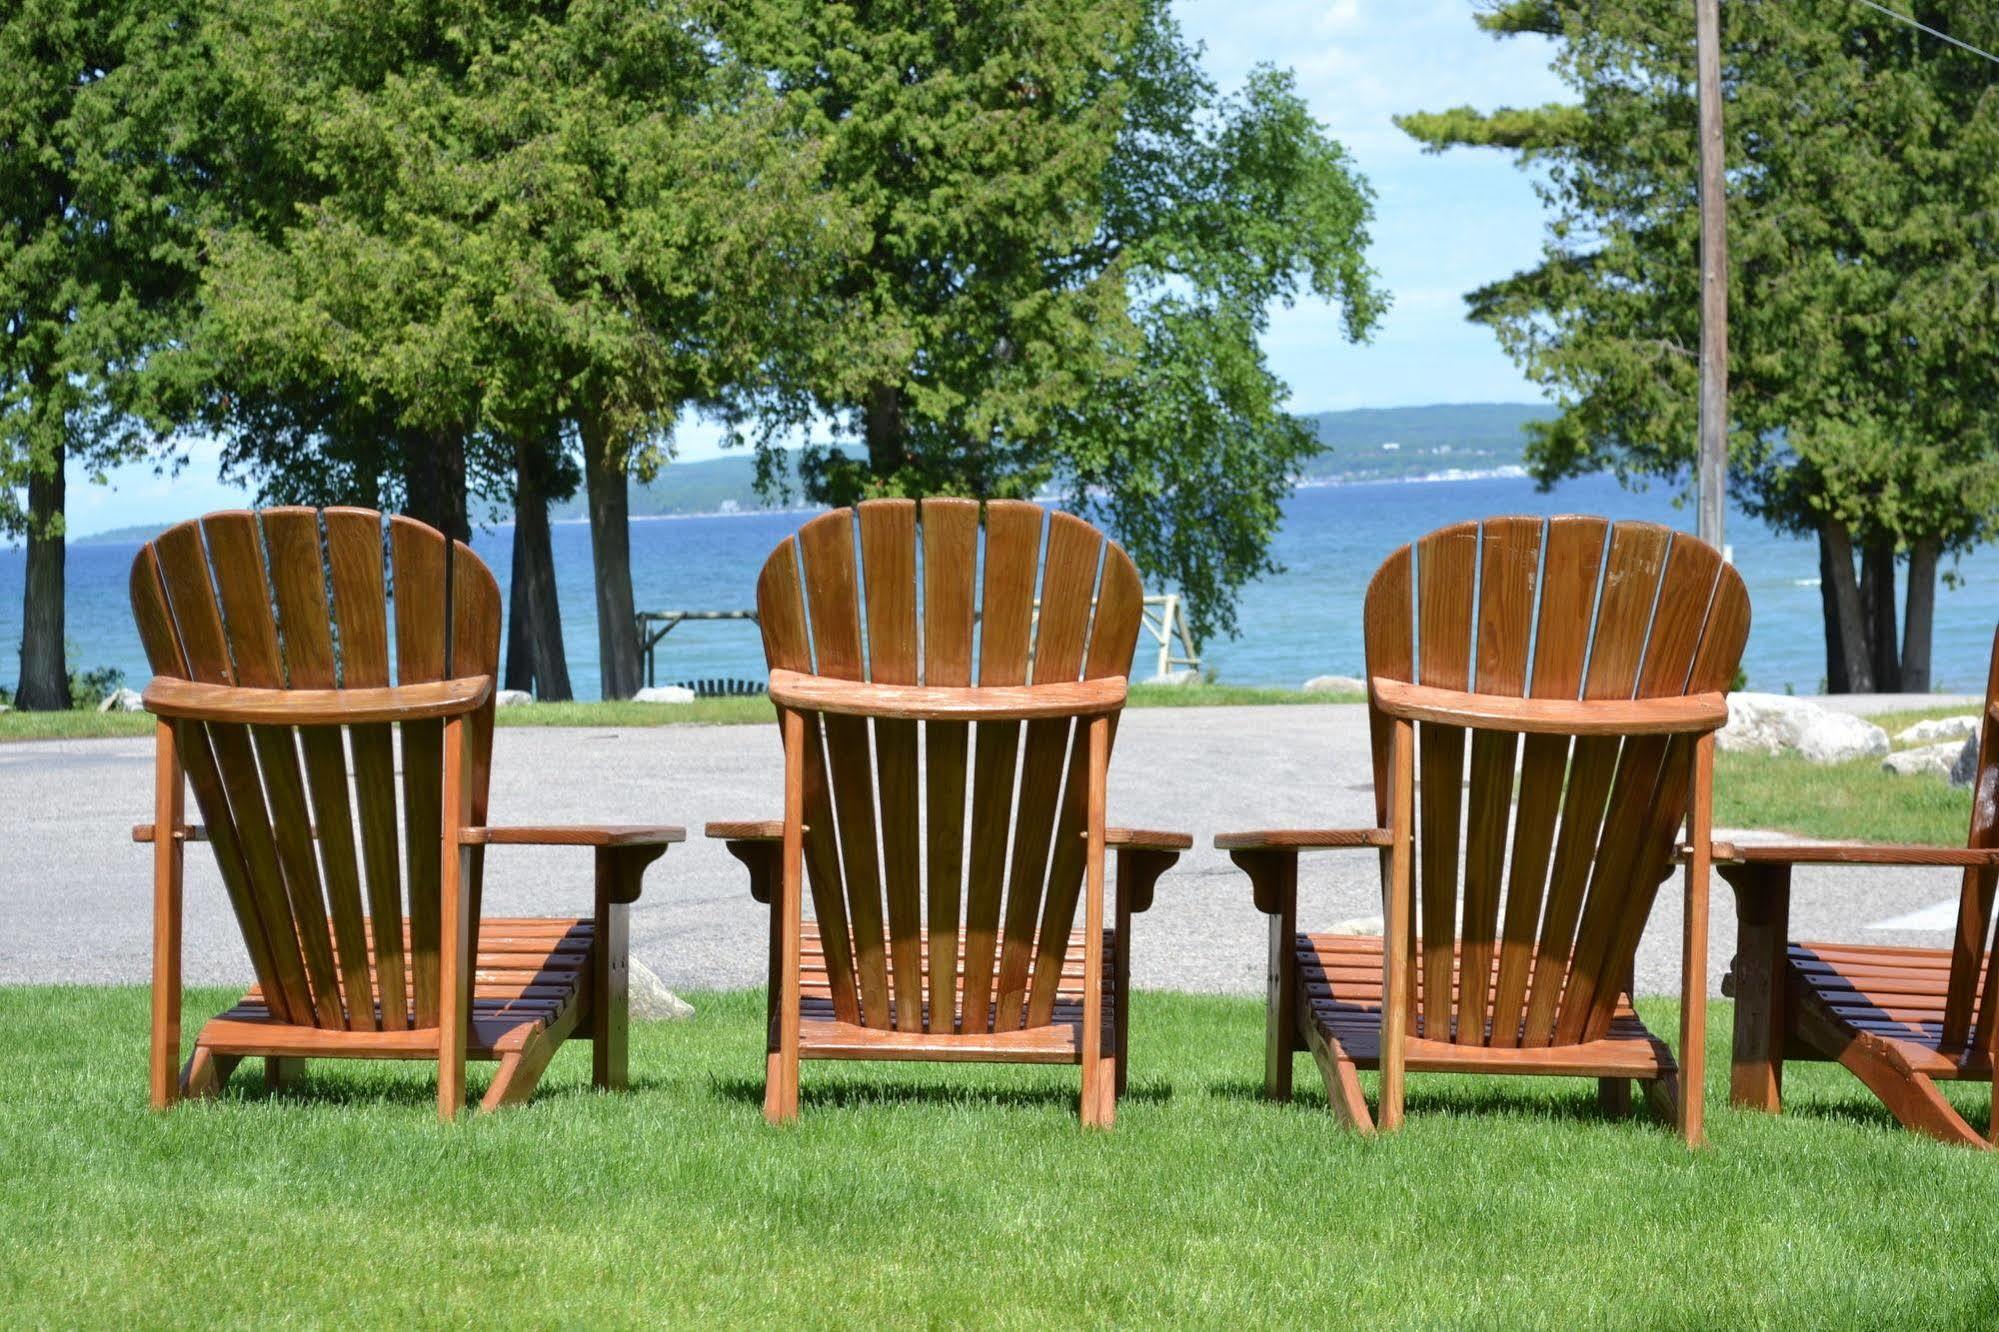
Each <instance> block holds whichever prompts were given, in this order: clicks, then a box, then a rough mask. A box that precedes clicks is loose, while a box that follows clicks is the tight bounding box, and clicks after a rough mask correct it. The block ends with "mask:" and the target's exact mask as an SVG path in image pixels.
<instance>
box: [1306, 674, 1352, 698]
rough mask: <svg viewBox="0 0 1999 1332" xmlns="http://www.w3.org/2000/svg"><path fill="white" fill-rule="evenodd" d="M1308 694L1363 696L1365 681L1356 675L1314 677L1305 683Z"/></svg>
mask: <svg viewBox="0 0 1999 1332" xmlns="http://www.w3.org/2000/svg"><path fill="white" fill-rule="evenodd" d="M1305 692H1306V693H1308V694H1365V693H1366V692H1367V681H1365V680H1363V679H1361V678H1360V677H1359V676H1357V675H1315V676H1313V677H1312V678H1311V679H1309V680H1307V681H1306V682H1305Z"/></svg>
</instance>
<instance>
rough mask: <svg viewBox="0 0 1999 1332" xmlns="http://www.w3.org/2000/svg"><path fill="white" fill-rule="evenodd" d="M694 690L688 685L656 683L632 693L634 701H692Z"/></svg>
mask: <svg viewBox="0 0 1999 1332" xmlns="http://www.w3.org/2000/svg"><path fill="white" fill-rule="evenodd" d="M693 701H694V691H693V690H692V689H689V688H688V687H687V686H686V685H654V686H653V687H652V688H650V689H641V690H639V692H638V693H636V694H633V695H632V702H634V703H692V702H693Z"/></svg>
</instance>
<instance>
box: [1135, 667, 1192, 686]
mask: <svg viewBox="0 0 1999 1332" xmlns="http://www.w3.org/2000/svg"><path fill="white" fill-rule="evenodd" d="M1146 683H1147V684H1156V685H1197V684H1199V683H1201V673H1200V672H1199V671H1197V670H1195V669H1193V668H1192V667H1191V666H1183V667H1181V668H1180V669H1179V670H1177V671H1166V672H1163V673H1161V674H1159V675H1155V676H1153V677H1152V678H1151V679H1149V680H1147V681H1146Z"/></svg>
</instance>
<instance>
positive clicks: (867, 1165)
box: [0, 988, 1999, 1328]
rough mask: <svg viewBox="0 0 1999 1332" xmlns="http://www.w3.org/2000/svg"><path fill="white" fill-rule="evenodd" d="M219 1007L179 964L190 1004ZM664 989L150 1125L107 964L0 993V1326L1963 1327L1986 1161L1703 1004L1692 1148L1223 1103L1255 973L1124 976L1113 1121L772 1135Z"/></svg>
mask: <svg viewBox="0 0 1999 1332" xmlns="http://www.w3.org/2000/svg"><path fill="white" fill-rule="evenodd" d="M232 997H233V996H231V995H229V994H226V993H223V992H218V991H207V992H198V993H194V994H191V995H190V996H189V1005H188V1012H189V1018H190V1024H189V1033H190V1035H192V1032H193V1031H194V1029H195V1023H196V1021H197V1020H198V1018H199V1017H200V1016H202V1015H205V1014H206V1013H208V1012H211V1011H213V1010H214V1009H215V1008H216V1007H218V1006H220V1005H221V1004H223V1003H225V1002H226V1001H227V1000H228V999H230V998H232ZM691 997H692V999H693V1002H694V1003H695V1005H696V1006H697V1008H698V1010H699V1012H698V1016H696V1017H695V1018H694V1019H692V1020H691V1021H688V1022H684V1023H676V1024H657V1023H644V1024H638V1025H637V1027H636V1030H635V1031H634V1033H633V1040H632V1066H633V1072H634V1081H635V1087H634V1090H633V1092H632V1093H631V1094H628V1095H621V1096H619V1095H604V1094H599V1093H596V1092H594V1091H592V1090H591V1089H590V1088H589V1085H588V1072H589V1056H588V1051H587V1048H586V1047H583V1046H580V1045H578V1046H572V1047H571V1048H569V1049H567V1050H565V1051H564V1053H563V1054H562V1055H561V1056H560V1057H559V1058H558V1060H557V1061H556V1063H555V1064H554V1065H553V1067H552V1068H551V1069H550V1071H549V1074H548V1077H547V1081H546V1083H545V1084H544V1087H543V1091H542V1094H541V1095H540V1096H539V1097H538V1099H537V1100H536V1101H535V1102H534V1103H533V1104H532V1105H530V1106H527V1107H525V1108H522V1109H517V1110H510V1111H505V1112H502V1113H500V1114H497V1115H492V1116H481V1115H476V1114H475V1115H472V1116H471V1117H470V1118H469V1119H468V1120H466V1121H465V1122H462V1123H460V1124H457V1125H451V1126H446V1125H440V1124H438V1123H437V1122H435V1119H434V1117H433V1114H432V1081H431V1076H432V1075H431V1071H430V1070H429V1069H428V1068H426V1067H425V1066H422V1065H379V1064H377V1065H365V1064H339V1063H331V1062H326V1063H318V1064H314V1065H312V1066H311V1070H310V1072H309V1074H308V1076H307V1078H306V1080H305V1081H304V1082H303V1083H302V1084H301V1085H300V1086H299V1087H297V1088H296V1089H293V1090H291V1091H287V1092H283V1093H279V1094H276V1095H266V1094H265V1092H264V1091H263V1087H262V1079H261V1077H260V1076H259V1075H258V1072H257V1069H256V1066H255V1063H254V1061H249V1062H246V1065H245V1067H244V1068H242V1069H240V1070H239V1071H238V1074H237V1080H236V1081H235V1082H234V1083H232V1084H231V1088H230V1093H229V1095H228V1097H227V1099H226V1100H225V1101H223V1102H222V1103H220V1104H214V1105H190V1106H184V1107H182V1108H180V1109H179V1110H177V1111H175V1112H174V1113H172V1114H170V1115H164V1116H161V1115H154V1114H152V1113H150V1112H148V1111H147V1110H146V1109H145V1105H144V1101H145V1049H144V1043H145V1031H146V998H145V993H144V991H143V989H140V988H120V989H39V990H31V989H0V1031H4V1032H5V1033H6V1035H7V1046H8V1052H9V1056H10V1067H9V1076H8V1077H7V1078H6V1079H5V1080H4V1082H0V1159H4V1161H5V1162H6V1167H5V1171H6V1187H5V1188H0V1233H4V1234H5V1236H6V1242H5V1244H4V1245H0V1297H4V1304H0V1309H4V1313H0V1321H4V1322H6V1323H8V1324H15V1325H43V1324H76V1323H84V1324H90V1325H112V1324H126V1323H136V1324H142V1325H152V1324H187V1325H195V1324H214V1323H223V1324H238V1325H240V1324H250V1323H257V1324H266V1323H274V1322H291V1323H340V1324H346V1325H363V1326H370V1325H373V1326H381V1325H388V1324H391V1323H395V1322H412V1321H421V1322H423V1323H437V1322H444V1323H473V1322H479V1323H490V1324H500V1325H543V1324H553V1323H563V1324H576V1325H581V1324H586V1323H611V1324H680V1325H695V1324H701V1325H710V1326H713V1325H737V1324H742V1323H746V1322H752V1321H754V1322H780V1321H781V1322H783V1323H785V1324H796V1325H802V1326H813V1327H819V1326H857V1325H898V1326H899V1325H909V1324H960V1325H977V1326H999V1327H1029V1328H1045V1327H1068V1326H1077V1325H1106V1324H1113V1323H1120V1324H1154V1323H1165V1322H1173V1323H1187V1324H1196V1325H1226V1326H1230V1327H1237V1328H1241V1327H1250V1326H1259V1327H1260V1326H1285V1325H1291V1326H1311V1325H1321V1326H1323V1325H1335V1324H1346V1323H1349V1322H1361V1323H1389V1324H1427V1325H1435V1324H1457V1325H1465V1326H1498V1325H1518V1324H1538V1325H1567V1326H1576V1327H1584V1326H1593V1325H1598V1324H1604V1325H1612V1326H1688V1327H1692V1326H1730V1327H1733V1326H1753V1325H1764V1326H1779V1325H1781V1326H1795V1325H1815V1326H1870V1325H1871V1326H1878V1325H1883V1324H1897V1325H1929V1326H1978V1325H1986V1326H1990V1325H1992V1323H1993V1322H1994V1321H1995V1320H1999V1244H1995V1242H1994V1237H1995V1233H1999V1232H1995V1224H1999V1223H1995V1218H1999V1160H1995V1159H1993V1158H1992V1157H1990V1156H1986V1155H1983V1154H1979V1153H1975V1152H1970V1151H1965V1150H1961V1149H1952V1148H1946V1147H1943V1146H1939V1145H1937V1144H1933V1143H1931V1142H1929V1141H1927V1140H1924V1139H1920V1138H1917V1137H1915V1136H1913V1135H1910V1134H1907V1133H1904V1132H1901V1131H1899V1130H1897V1129H1896V1128H1894V1127H1893V1126H1892V1124H1891V1122H1890V1121H1889V1120H1888V1118H1887V1116H1886V1115H1885V1114H1884V1113H1883V1112H1882V1111H1881V1110H1880V1109H1879V1107H1878V1106H1877V1105H1876V1104H1875V1103H1874V1102H1873V1101H1872V1100H1871V1099H1870V1098H1869V1097H1868V1095H1867V1094H1866V1092H1864V1091H1863V1090H1862V1089H1861V1088H1860V1086H1859V1084H1858V1083H1856V1082H1855V1081H1854V1080H1853V1079H1852V1078H1850V1077H1848V1076H1847V1075H1846V1074H1845V1073H1843V1072H1842V1071H1841V1070H1838V1069H1836V1068H1828V1067H1823V1066H1805V1065H1794V1066H1793V1067H1792V1069H1791V1070H1790V1072H1789V1075H1788V1078H1787V1092H1788V1093H1789V1097H1790V1109H1789V1113H1787V1114H1786V1115H1785V1116H1784V1117H1782V1118H1770V1117H1766V1116H1760V1115H1751V1114H1738V1113H1734V1112H1731V1111H1730V1110H1728V1109H1727V1107H1726V1094H1725V1083H1726V1068H1727V1046H1728V1042H1727V1031H1728V1023H1729V1009H1728V1006H1727V1005H1726V1004H1718V1005H1716V1007H1715V1010H1714V1014H1713V1026H1712V1030H1711V1035H1710V1042H1709V1060H1710V1066H1711V1068H1712V1069H1713V1070H1714V1072H1713V1076H1711V1078H1710V1088H1709V1096H1710V1117H1711V1145H1710V1146H1709V1147H1708V1148H1707V1149H1706V1150H1703V1151H1700V1152H1698V1153H1691V1154H1690V1153H1688V1152H1687V1151H1686V1150H1684V1149H1683V1148H1682V1147H1681V1146H1680V1144H1679V1142H1678V1141H1677V1139H1676V1138H1674V1137H1673V1135H1672V1134H1671V1132H1670V1131H1669V1130H1668V1129H1666V1128H1665V1127H1663V1126H1662V1125H1660V1124H1657V1123H1655V1122H1652V1121H1650V1120H1646V1119H1619V1120H1609V1119H1605V1118H1603V1117H1602V1116H1601V1115H1600V1113H1599V1112H1598V1110H1597V1108H1596V1097H1595V1088H1594V1085H1593V1084H1591V1083H1587V1082H1581V1081H1554V1080H1544V1081H1524V1080H1515V1079H1470V1078H1444V1077H1437V1076H1423V1075H1417V1076H1414V1077H1412V1079H1411V1095H1410V1118H1409V1124H1408V1127H1407V1128H1406V1129H1405V1130H1404V1131H1403V1132H1402V1133H1400V1134H1397V1135H1391V1136H1388V1137H1384V1138H1378V1139H1373V1140H1367V1139H1362V1138H1359V1137H1357V1136H1355V1135H1353V1134H1351V1133H1348V1132H1345V1131H1342V1130H1341V1129H1340V1128H1338V1127H1337V1126H1336V1125H1335V1124H1334V1123H1333V1122H1332V1120H1331V1119H1330V1118H1329V1116H1328V1115H1327V1113H1326V1110H1325V1103H1324V1098H1323V1096H1322V1095H1321V1094H1320V1092H1319V1090H1318V1082H1317V1078H1316V1076H1314V1075H1313V1073H1312V1069H1311V1065H1310V1061H1309V1060H1308V1059H1306V1058H1304V1057H1303V1056H1301V1057H1300V1060H1299V1085H1300V1088H1301V1095H1300V1097H1299V1100H1298V1102H1297V1103H1295V1104H1293V1105H1290V1106H1278V1105H1272V1104H1267V1103H1265V1102H1263V1101H1261V1100H1259V1099H1258V1097H1257V1088H1258V1085H1259V1081H1260V1075H1261V1022H1262V1018H1261V1011H1260V1007H1259V1005H1258V1004H1257V1003H1255V1002H1254V1001H1249V1000H1240V999H1219V998H1199V997H1190V996H1179V995H1168V994H1150V993H1148V994H1142V995H1140V996H1138V998H1137V1001H1136V1004H1135V1010H1134V1015H1133V1020H1132V1031H1133V1040H1134V1045H1135V1049H1136V1056H1135V1058H1134V1061H1133V1077H1132V1094H1131V1096H1130V1098H1129V1099H1128V1100H1127V1101H1126V1102H1125V1103H1124V1105H1123V1106H1122V1108H1121V1111H1120V1119H1119V1124H1118V1127H1117V1128H1116V1130H1115V1131H1113V1132H1110V1133H1107V1134H1098V1133H1086V1132H1084V1131H1082V1130H1081V1129H1079V1128H1078V1127H1077V1124H1076V1121H1075V1117H1074V1081H1075V1074H1074V1071H1073V1070H1062V1069H1003V1068H994V1067H980V1066H962V1067H956V1068H942V1069H938V1068H922V1067H918V1066H900V1065H874V1066H836V1065H828V1064H808V1065H807V1066H806V1068H805V1072H804V1087H805V1091H804V1110H803V1116H802V1119H801V1121H800V1122H799V1123H798V1124H797V1125H796V1126H794V1127H792V1128H789V1129H785V1130H774V1129H771V1128H768V1127H766V1126H765V1125H764V1123H763V1121H762V1119H761V1116H760V1108H759V1096H760V1083H761V1076H762V1058H761V1039H760V1027H761V1019H762V1013H763V999H762V997H761V995H760V994H758V993H744V992H738V993H731V994H723V995H699V994H697V995H694V996H691ZM1640 1007H1641V1008H1642V1009H1644V1010H1645V1012H1646V1015H1647V1017H1648V1019H1649V1020H1651V1021H1652V1022H1653V1023H1654V1025H1655V1028H1656V1029H1657V1030H1660V1031H1662V1032H1671V1031H1674V1030H1676V1025H1675V1015H1674V1011H1673V1005H1671V1004H1669V1003H1647V1004H1641V1005H1640ZM475 1067H477V1066H475ZM475 1077H477V1078H478V1079H479V1080H480V1082H483V1079H484V1072H483V1069H481V1070H480V1071H479V1072H477V1073H475ZM1953 1094H1954V1095H1962V1096H1963V1097H1964V1100H1965V1103H1966V1104H1967V1105H1973V1106H1977V1105H1982V1104H1983V1102H1984V1099H1985V1095H1986V1089H1985V1088H1984V1087H1982V1086H1978V1087H1966V1088H1963V1089H1960V1090H1959V1091H1956V1092H1954V1093H1953ZM475 1095H476V1087H475ZM1984 1117H1985V1116H1984V1112H1983V1110H1982V1109H1981V1110H1978V1111H1976V1112H1975V1114H1974V1121H1975V1122H1979V1123H1982V1122H1984Z"/></svg>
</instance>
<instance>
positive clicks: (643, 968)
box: [625, 958, 694, 1022]
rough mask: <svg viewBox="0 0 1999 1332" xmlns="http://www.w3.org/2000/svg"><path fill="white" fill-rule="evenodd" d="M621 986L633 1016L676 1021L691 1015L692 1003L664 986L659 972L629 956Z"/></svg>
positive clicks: (692, 1012)
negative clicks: (624, 989) (623, 983)
mask: <svg viewBox="0 0 1999 1332" xmlns="http://www.w3.org/2000/svg"><path fill="white" fill-rule="evenodd" d="M625 986H626V993H627V996H628V1002H629V1003H630V1005H631V1013H632V1016H633V1017H635V1018H646V1019H649V1020H653V1021H660V1022H679V1021H681V1020H683V1019H685V1018H691V1017H693V1016H694V1005H693V1004H690V1003H688V1002H687V1001H686V1000H685V999H682V998H681V997H680V996H679V995H677V994H675V993H674V992H673V991H672V990H669V989H667V988H666V986H665V984H664V983H662V982H661V981H660V978H659V974H658V973H657V972H655V971H654V970H653V969H652V968H651V967H649V966H647V965H646V964H645V963H643V962H641V961H639V960H638V959H637V958H633V959H631V963H630V966H629V968H628V969H627V972H626V978H625Z"/></svg>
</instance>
